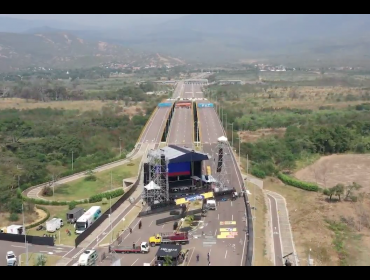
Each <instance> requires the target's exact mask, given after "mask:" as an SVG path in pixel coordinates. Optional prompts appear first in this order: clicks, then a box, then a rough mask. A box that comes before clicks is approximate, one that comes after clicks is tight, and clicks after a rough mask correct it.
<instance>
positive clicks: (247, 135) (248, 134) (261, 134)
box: [239, 127, 286, 142]
mask: <svg viewBox="0 0 370 280" xmlns="http://www.w3.org/2000/svg"><path fill="white" fill-rule="evenodd" d="M285 131H286V128H285V127H281V128H264V129H258V130H256V131H240V132H239V136H240V137H241V138H242V141H243V142H256V141H257V140H258V139H261V138H265V137H269V136H273V135H277V136H278V137H283V136H284V134H285Z"/></svg>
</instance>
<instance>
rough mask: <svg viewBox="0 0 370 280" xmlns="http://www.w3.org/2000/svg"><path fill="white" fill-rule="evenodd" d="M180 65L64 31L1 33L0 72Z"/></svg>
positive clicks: (175, 61) (152, 55)
mask: <svg viewBox="0 0 370 280" xmlns="http://www.w3.org/2000/svg"><path fill="white" fill-rule="evenodd" d="M113 61H117V62H121V63H134V64H135V65H138V66H139V65H146V64H148V63H155V64H159V65H163V64H164V63H173V64H179V62H178V60H176V59H173V58H169V57H165V56H163V55H161V56H159V55H157V54H148V53H145V52H138V51H133V50H132V49H131V48H128V47H123V46H120V45H114V44H109V43H106V42H103V41H95V42H94V41H89V40H84V39H81V38H79V37H77V36H75V35H72V34H70V33H66V32H50V33H37V34H16V33H0V71H14V70H17V69H19V68H25V67H31V66H38V67H53V68H55V67H76V68H80V67H91V66H97V65H99V64H100V63H104V62H113Z"/></svg>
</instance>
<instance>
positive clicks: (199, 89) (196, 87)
mask: <svg viewBox="0 0 370 280" xmlns="http://www.w3.org/2000/svg"><path fill="white" fill-rule="evenodd" d="M193 90H194V97H195V98H204V94H203V91H202V86H201V85H194V87H193Z"/></svg>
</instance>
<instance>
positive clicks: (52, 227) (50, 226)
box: [46, 218, 63, 232]
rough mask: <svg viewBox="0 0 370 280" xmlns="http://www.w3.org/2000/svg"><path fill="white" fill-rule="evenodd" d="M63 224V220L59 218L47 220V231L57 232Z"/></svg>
mask: <svg viewBox="0 0 370 280" xmlns="http://www.w3.org/2000/svg"><path fill="white" fill-rule="evenodd" d="M62 226H63V220H62V219H59V218H53V219H51V220H49V221H47V222H46V231H47V232H56V231H57V230H58V229H60V228H61V227H62Z"/></svg>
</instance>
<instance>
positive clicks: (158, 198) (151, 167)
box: [142, 149, 170, 206]
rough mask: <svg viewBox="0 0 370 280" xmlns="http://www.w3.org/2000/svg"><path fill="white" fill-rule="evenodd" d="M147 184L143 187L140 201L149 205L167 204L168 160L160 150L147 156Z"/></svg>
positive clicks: (153, 151)
mask: <svg viewBox="0 0 370 280" xmlns="http://www.w3.org/2000/svg"><path fill="white" fill-rule="evenodd" d="M147 160H148V175H149V180H148V181H149V184H148V185H147V186H144V191H143V193H142V199H143V200H144V201H145V202H146V203H147V204H148V205H149V206H151V205H153V204H157V203H163V202H168V201H169V199H170V196H169V185H168V159H166V157H165V155H164V151H163V150H162V149H159V150H151V151H149V153H148V156H147Z"/></svg>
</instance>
